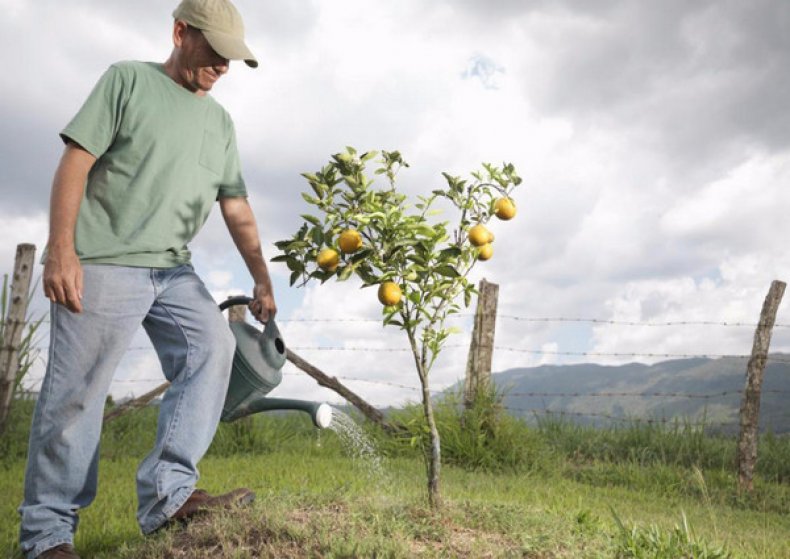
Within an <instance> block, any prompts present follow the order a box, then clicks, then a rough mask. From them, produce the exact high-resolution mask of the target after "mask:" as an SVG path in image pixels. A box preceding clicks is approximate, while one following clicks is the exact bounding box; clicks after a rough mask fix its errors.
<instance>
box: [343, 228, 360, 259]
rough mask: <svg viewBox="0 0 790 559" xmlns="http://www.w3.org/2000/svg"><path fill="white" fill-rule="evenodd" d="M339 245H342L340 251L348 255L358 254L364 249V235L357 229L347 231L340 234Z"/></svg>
mask: <svg viewBox="0 0 790 559" xmlns="http://www.w3.org/2000/svg"><path fill="white" fill-rule="evenodd" d="M338 244H339V245H340V250H342V251H343V252H345V253H346V254H350V253H352V252H356V251H358V250H359V249H361V248H362V235H360V234H359V231H357V230H355V229H346V230H345V231H343V232H342V233H340V238H339V239H338Z"/></svg>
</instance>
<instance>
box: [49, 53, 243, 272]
mask: <svg viewBox="0 0 790 559" xmlns="http://www.w3.org/2000/svg"><path fill="white" fill-rule="evenodd" d="M61 137H62V138H63V139H64V141H66V140H68V139H70V140H73V141H74V142H76V143H77V144H79V145H80V146H82V147H83V148H84V149H86V150H87V151H89V152H90V153H91V154H92V155H94V156H95V157H96V158H97V161H96V163H95V164H94V166H93V168H92V169H91V171H90V173H89V175H88V180H87V184H86V187H85V196H84V198H83V200H82V203H81V205H80V211H79V217H78V220H77V229H76V235H75V243H76V249H77V255H78V256H79V258H80V260H81V261H82V262H83V263H86V264H117V265H122V266H141V267H151V268H169V267H172V266H177V265H179V264H186V263H188V262H189V260H190V252H189V250H188V248H187V243H188V242H189V241H191V240H192V238H193V237H194V236H195V234H196V233H197V232H198V230H199V229H200V228H201V227H202V226H203V224H204V223H205V221H206V218H207V217H208V214H209V212H210V211H211V208H212V206H213V204H214V202H215V201H216V200H217V198H220V197H231V196H246V195H247V190H246V188H245V185H244V180H243V178H242V176H241V168H240V164H239V155H238V151H237V148H236V133H235V130H234V127H233V121H232V120H231V118H230V115H228V113H227V112H226V111H225V109H223V108H222V107H221V106H220V105H219V103H217V102H216V101H215V100H214V99H213V98H212V97H211V96H209V95H205V96H198V95H196V94H194V93H191V92H190V91H188V90H187V89H185V88H183V87H181V86H180V85H178V84H177V83H176V82H174V81H173V80H172V79H171V78H170V77H169V76H168V75H167V74H166V73H165V71H164V68H163V66H162V64H157V63H149V62H121V63H118V64H114V65H112V66H111V67H110V68H109V69H108V70H107V72H105V74H104V75H103V76H102V77H101V79H100V80H99V82H98V83H97V84H96V86H95V87H94V89H93V91H92V92H91V94H90V96H89V97H88V99H87V100H86V101H85V104H84V105H83V106H82V108H81V109H80V111H79V112H78V113H77V115H76V116H75V117H74V119H73V120H72V121H71V122H70V123H69V124H68V126H66V128H65V129H64V130H63V131H62V132H61Z"/></svg>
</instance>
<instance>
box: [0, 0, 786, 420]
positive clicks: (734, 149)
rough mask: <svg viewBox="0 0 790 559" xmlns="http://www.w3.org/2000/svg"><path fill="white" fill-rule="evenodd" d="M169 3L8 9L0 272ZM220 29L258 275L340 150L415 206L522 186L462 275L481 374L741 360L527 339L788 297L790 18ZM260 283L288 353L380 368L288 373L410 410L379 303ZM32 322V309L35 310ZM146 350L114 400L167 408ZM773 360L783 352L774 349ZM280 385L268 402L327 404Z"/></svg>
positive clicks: (396, 7)
mask: <svg viewBox="0 0 790 559" xmlns="http://www.w3.org/2000/svg"><path fill="white" fill-rule="evenodd" d="M171 4H172V5H171ZM175 4H176V3H175V2H170V3H168V2H162V1H161V0H156V1H155V0H138V1H137V2H125V1H120V0H102V1H98V0H70V1H69V2H63V1H56V0H35V1H32V0H0V10H1V11H2V13H3V17H2V19H0V48H2V51H3V52H5V53H7V55H8V54H10V55H11V56H10V57H9V60H8V62H9V63H8V64H7V65H6V69H5V71H4V72H2V73H0V87H2V98H3V103H1V104H0V123H2V130H3V132H4V133H3V134H2V135H0V155H1V156H2V165H0V188H2V194H3V196H2V202H0V271H1V272H3V273H7V272H9V271H10V270H11V267H12V262H13V256H14V250H15V246H16V245H17V244H18V243H21V242H33V243H35V244H36V245H37V246H38V248H39V252H40V250H41V249H42V248H43V245H44V244H45V242H46V234H47V208H48V196H49V188H50V184H51V177H52V174H53V171H54V169H55V166H56V164H57V160H58V157H59V154H60V152H61V149H62V145H61V143H60V140H59V138H58V132H59V130H60V129H61V128H62V127H63V126H64V125H65V124H66V123H67V122H68V120H69V119H70V118H71V116H72V115H73V114H74V113H75V112H76V111H77V110H78V108H79V106H80V104H81V103H82V101H83V100H84V98H85V96H86V95H87V94H88V92H89V91H90V89H91V88H92V86H93V84H94V83H95V81H96V80H97V79H98V77H99V76H100V75H101V73H102V72H103V71H104V70H105V69H106V68H107V66H109V65H110V64H112V63H113V62H115V61H118V60H125V59H138V60H154V61H164V60H165V59H166V58H167V56H168V54H169V52H170V49H171V47H172V43H171V38H170V33H171V26H172V19H171V12H172V10H173V8H174V7H175ZM236 5H237V6H238V8H239V10H240V11H241V13H242V14H243V16H244V19H245V24H246V27H247V37H248V43H249V44H250V46H251V47H252V49H253V51H254V52H255V53H256V55H257V57H258V59H259V61H260V67H259V68H258V69H257V70H252V69H249V68H247V67H246V66H245V65H244V64H243V63H235V64H233V65H232V66H231V71H230V72H229V74H228V75H227V76H225V77H223V78H222V79H221V80H220V82H219V83H218V84H217V85H216V86H215V90H214V92H213V95H214V96H215V98H216V99H217V100H218V101H219V102H221V103H222V104H223V105H224V106H225V107H226V108H227V109H228V111H229V112H230V114H231V115H232V116H233V118H234V120H235V123H236V128H237V133H238V143H239V147H240V150H241V156H242V165H243V170H244V174H245V177H246V180H247V183H248V187H249V190H250V200H251V203H252V205H253V208H254V210H255V213H256V215H257V218H258V221H259V225H260V228H261V235H262V238H263V241H264V243H265V253H266V256H267V257H273V256H275V255H276V254H277V252H276V249H275V248H274V246H273V245H272V243H273V242H274V241H276V240H280V239H283V238H285V237H287V236H289V235H291V234H292V233H293V232H294V231H295V229H296V228H297V227H298V226H299V225H300V223H301V221H300V218H299V214H300V213H304V212H305V211H306V210H307V207H306V204H305V203H304V202H303V200H302V198H301V196H300V192H301V191H304V190H305V189H306V188H309V187H308V186H307V185H306V183H304V181H303V179H302V178H301V177H300V175H299V174H300V173H301V172H306V171H314V170H316V169H318V168H320V167H321V166H322V165H323V164H324V163H325V162H326V160H327V159H328V158H329V156H330V154H332V153H335V152H338V151H340V150H342V148H343V146H346V145H352V146H356V147H357V148H359V149H360V150H363V151H367V150H370V149H387V150H394V149H398V150H400V151H401V152H402V153H403V155H404V157H405V158H406V160H407V161H408V162H409V163H410V164H411V168H410V169H408V170H406V171H404V172H403V173H402V174H401V179H400V180H401V183H400V187H401V188H402V189H403V190H404V191H405V192H406V193H408V194H409V195H412V196H416V195H418V194H421V193H427V192H429V191H430V190H432V189H433V188H436V187H439V186H441V185H442V180H441V172H442V171H448V172H450V173H452V174H467V173H468V172H470V171H472V170H475V169H477V168H479V166H480V163H481V162H483V161H487V162H493V163H501V162H502V161H509V162H512V163H513V164H514V165H515V166H516V168H517V170H518V171H519V173H520V174H521V175H522V176H523V178H524V183H523V185H522V186H521V187H520V188H519V189H518V190H517V191H516V195H515V198H516V202H517V204H518V216H517V218H516V219H515V220H514V221H511V222H507V223H505V222H498V223H495V224H494V225H493V230H494V233H495V234H496V236H497V240H496V243H495V245H494V247H495V255H494V258H493V259H492V260H490V261H488V262H487V263H485V264H481V265H480V266H478V268H477V269H476V272H475V280H477V279H479V278H481V277H486V278H487V279H488V280H489V281H493V282H495V283H498V284H499V285H500V296H499V313H500V315H501V316H500V320H499V321H498V323H497V332H496V344H497V346H501V347H502V348H503V349H501V350H498V351H496V353H495V357H494V370H495V371H499V370H505V369H507V368H510V367H516V366H531V365H536V364H540V363H570V362H579V361H595V362H601V363H618V362H625V361H645V362H649V361H655V360H656V358H651V357H649V356H646V355H644V354H694V355H696V354H713V355H715V354H748V353H749V352H750V349H751V340H752V335H753V329H752V328H750V327H731V326H729V327H725V326H701V325H694V326H678V325H675V326H668V327H659V326H641V327H635V326H624V325H618V324H601V323H593V322H555V321H528V320H523V319H525V318H546V317H565V318H573V317H584V318H595V319H599V320H608V321H627V322H651V323H660V322H677V321H697V322H698V321H712V322H746V323H752V324H753V323H755V322H756V321H757V319H758V316H759V311H760V306H761V304H762V301H763V298H764V297H765V294H766V292H767V290H768V287H769V285H770V283H771V281H772V280H773V279H782V280H785V281H786V280H788V279H790V273H788V272H790V251H789V250H788V238H789V237H790V236H789V235H788V233H790V225H788V209H790V190H788V179H790V2H787V1H785V0H750V1H749V2H743V1H739V0H730V1H726V0H721V1H703V0H699V1H695V2H688V1H685V0H662V1H661V2H653V1H648V0H643V1H626V0H599V1H589V0H584V1H582V0H579V1H570V0H568V1H555V2H533V1H527V0H502V1H496V0H488V1H486V2H483V1H477V0H456V1H451V0H446V1H436V0H435V1H432V2H428V1H426V0H400V1H398V2H362V1H360V0H333V1H332V2H319V1H318V0H313V1H289V2H274V1H253V0H238V1H237V3H236ZM446 217H447V218H448V219H449V218H451V217H452V216H449V215H448V216H446ZM217 218H218V212H215V215H214V216H213V217H212V218H211V219H210V221H209V223H208V224H207V226H206V227H205V228H204V230H203V231H202V232H201V233H200V234H199V236H198V237H197V239H196V240H195V241H194V243H193V245H192V249H193V252H194V255H195V265H196V268H197V270H198V272H199V273H200V274H201V275H202V276H203V277H204V279H205V281H206V282H207V284H208V286H209V288H210V289H211V290H212V292H213V293H214V294H215V296H216V297H217V298H218V299H220V298H224V297H225V296H226V295H227V294H228V293H241V292H248V291H249V290H250V288H251V282H250V279H249V277H248V275H247V274H246V272H245V270H244V268H243V264H242V262H241V260H240V258H239V257H238V256H237V255H236V254H235V253H234V251H233V249H232V244H231V241H230V238H229V236H228V234H227V232H226V231H225V230H224V228H223V226H222V223H221V219H217ZM270 269H271V271H272V274H273V275H274V278H275V289H276V296H277V300H278V304H279V306H280V309H281V311H280V314H279V315H278V317H279V321H278V322H279V324H280V326H281V329H282V330H283V333H284V337H285V341H286V343H287V344H288V345H289V346H291V347H294V348H311V347H316V346H332V347H353V348H371V349H374V348H386V349H390V350H396V351H388V352H380V351H367V352H360V351H317V350H311V349H299V350H297V352H298V353H300V354H302V355H303V356H304V357H305V358H307V359H308V360H309V361H311V362H313V363H314V364H315V365H316V366H318V367H320V368H321V369H323V370H324V371H325V372H327V373H329V374H331V375H335V376H338V377H341V378H343V377H346V378H348V377H350V378H357V379H368V380H374V381H378V382H381V381H384V382H389V383H391V384H389V385H388V384H375V383H366V382H361V381H350V382H349V383H348V384H349V385H350V386H351V387H352V388H353V389H355V390H357V391H358V392H359V393H360V394H362V395H363V396H365V397H367V398H369V399H370V400H371V401H372V402H373V403H374V404H378V405H382V404H387V403H396V402H401V401H403V400H404V399H405V398H412V399H414V398H416V396H417V394H416V393H415V392H414V391H411V390H408V389H402V388H398V387H396V386H392V385H393V384H397V385H409V386H416V384H417V380H416V374H415V372H414V369H413V365H412V364H411V359H410V357H409V354H408V353H405V352H403V351H401V350H402V349H405V348H406V340H405V337H404V335H403V334H402V333H401V332H399V331H397V330H393V331H390V329H387V330H384V329H382V327H381V326H380V324H378V323H377V322H376V319H377V318H378V317H379V315H380V307H379V304H378V302H377V301H376V297H375V292H374V291H373V290H364V291H359V289H358V287H359V284H358V283H356V282H355V281H351V282H348V283H345V284H337V283H334V282H329V283H327V284H325V285H323V286H315V287H308V288H306V289H300V290H297V289H295V288H289V287H288V285H287V276H286V270H285V269H284V267H282V265H280V264H271V265H270ZM40 271H41V267H37V273H38V274H40ZM788 297H790V294H789V295H788ZM45 308H46V307H45V304H44V301H43V298H42V297H41V295H40V294H37V299H36V301H35V302H34V310H36V312H43V311H42V309H45ZM787 308H788V303H787V301H786V302H785V304H784V305H783V306H782V308H781V309H780V313H779V322H780V323H783V324H788V323H790V312H788V311H787ZM472 310H473V309H471V310H470V312H471V311H472ZM502 315H504V316H502ZM508 317H520V318H521V319H522V320H516V319H514V318H508ZM314 319H333V321H330V322H321V321H320V320H319V321H315V320H314ZM337 319H343V320H345V321H346V322H338V321H337ZM351 319H353V320H351ZM454 323H455V324H456V325H458V326H460V327H461V328H462V329H463V330H464V332H463V333H462V334H459V335H457V336H455V337H454V338H452V339H451V340H450V342H449V344H450V347H448V349H447V350H446V351H445V353H443V354H442V357H441V358H440V360H439V362H438V363H437V365H436V369H435V372H434V378H433V382H434V384H435V385H436V386H437V387H443V386H446V385H449V384H451V383H452V382H454V381H455V380H457V379H459V378H461V377H462V376H463V370H464V365H465V359H466V346H467V345H468V343H469V328H468V326H469V324H468V323H469V320H468V318H464V317H461V318H456V319H454ZM145 345H146V342H145V339H144V336H142V335H141V336H139V339H136V340H135V341H134V342H133V348H134V349H133V350H132V351H130V352H129V354H128V356H127V359H126V360H125V362H124V365H123V366H122V368H121V370H120V371H119V374H118V381H117V382H116V384H114V386H113V394H115V395H116V396H123V395H125V394H128V393H130V392H140V391H142V390H144V389H148V388H151V387H153V386H155V385H156V384H157V382H158V381H157V379H158V377H159V373H158V365H157V363H156V359H155V357H154V355H153V354H152V353H151V352H150V351H148V350H145V349H137V348H138V347H140V348H142V347H144V346H145ZM508 348H509V349H508ZM773 349H775V350H785V351H790V329H788V328H778V329H777V330H776V332H775V335H774V344H773ZM514 350H522V351H514ZM524 350H528V351H524ZM577 353H590V354H592V355H575V354H577ZM611 353H625V354H638V355H636V356H624V357H616V356H611V355H606V354H611ZM600 354H604V355H600ZM288 367H290V365H289V366H288ZM286 372H287V373H289V374H288V375H287V376H286V377H285V381H284V383H283V386H282V387H281V388H280V389H278V393H279V394H285V395H291V396H293V395H300V396H303V397H306V398H328V399H330V400H335V399H336V398H335V397H334V396H333V394H332V393H327V392H324V391H323V390H321V389H316V388H315V383H314V382H313V381H312V380H311V379H309V378H302V377H300V376H299V375H297V374H296V370H295V369H292V368H287V369H286ZM302 376H303V375H302ZM140 379H143V380H144V381H145V382H140ZM130 381H135V382H130Z"/></svg>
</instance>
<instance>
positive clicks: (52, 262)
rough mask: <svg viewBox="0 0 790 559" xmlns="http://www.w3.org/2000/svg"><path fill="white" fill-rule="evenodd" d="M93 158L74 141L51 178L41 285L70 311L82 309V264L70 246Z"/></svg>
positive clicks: (50, 297) (66, 149)
mask: <svg viewBox="0 0 790 559" xmlns="http://www.w3.org/2000/svg"><path fill="white" fill-rule="evenodd" d="M95 162H96V158H95V157H93V155H91V154H90V153H88V152H87V151H85V150H84V149H82V148H81V147H79V146H77V145H76V144H68V145H66V148H65V150H64V151H63V157H61V159H60V164H59V165H58V169H57V171H56V172H55V178H54V180H53V181H52V195H51V197H50V211H49V240H48V241H47V260H46V262H45V263H44V275H43V281H42V285H43V287H44V295H46V297H47V298H48V299H49V300H50V301H52V302H53V303H59V304H61V305H65V306H66V308H68V309H69V310H70V311H72V312H81V311H82V303H81V299H82V267H81V265H80V261H79V258H78V257H77V252H76V250H75V246H74V231H75V228H76V225H77V214H78V213H79V209H80V203H81V202H82V195H83V192H84V191H85V181H86V179H87V177H88V173H89V172H90V169H91V167H92V166H93V164H94V163H95Z"/></svg>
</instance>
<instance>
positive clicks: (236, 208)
mask: <svg viewBox="0 0 790 559" xmlns="http://www.w3.org/2000/svg"><path fill="white" fill-rule="evenodd" d="M220 208H221V209H222V217H223V218H224V219H225V224H226V225H227V226H228V231H230V236H231V237H232V238H233V242H234V244H235V245H236V248H237V249H238V250H239V253H240V254H241V256H242V258H243V259H244V263H245V264H246V265H247V269H248V270H249V271H250V274H251V275H252V278H253V280H254V281H255V288H254V289H253V301H252V302H251V303H250V311H252V313H253V314H254V315H255V317H256V318H257V319H258V320H260V321H262V322H266V321H268V320H269V319H270V318H272V317H274V315H275V314H276V313H277V305H276V304H275V302H274V291H273V289H272V280H271V278H270V277H269V269H268V268H267V267H266V260H264V258H263V251H262V249H261V241H260V238H259V236H258V225H257V224H256V223H255V216H254V215H253V213H252V209H251V208H250V205H249V203H248V202H247V199H246V198H220Z"/></svg>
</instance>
